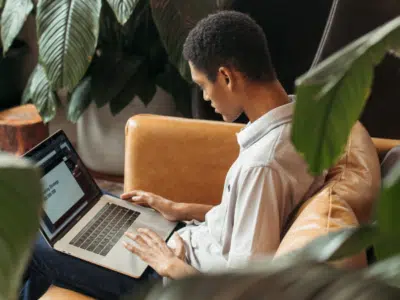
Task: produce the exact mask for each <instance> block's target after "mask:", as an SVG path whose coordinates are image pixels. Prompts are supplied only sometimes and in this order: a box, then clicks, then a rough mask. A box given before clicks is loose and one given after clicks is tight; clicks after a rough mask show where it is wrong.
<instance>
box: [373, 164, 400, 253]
mask: <svg viewBox="0 0 400 300" xmlns="http://www.w3.org/2000/svg"><path fill="white" fill-rule="evenodd" d="M382 186H383V189H382V192H381V195H380V197H379V200H378V207H377V217H378V224H379V228H380V230H381V231H382V234H383V235H384V237H385V239H384V240H382V241H380V242H378V243H377V244H376V245H375V251H376V256H377V257H378V258H379V259H380V260H382V259H385V258H388V257H391V256H393V255H397V254H399V253H400V217H399V212H400V201H399V200H400V162H398V163H397V165H396V166H395V167H394V168H393V171H392V172H391V173H390V174H389V175H388V176H387V177H385V179H384V180H383V184H382Z"/></svg>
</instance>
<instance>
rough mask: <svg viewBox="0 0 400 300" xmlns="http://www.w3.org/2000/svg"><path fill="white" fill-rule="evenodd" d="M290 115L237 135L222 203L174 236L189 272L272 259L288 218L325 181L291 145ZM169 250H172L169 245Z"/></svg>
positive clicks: (268, 118)
mask: <svg viewBox="0 0 400 300" xmlns="http://www.w3.org/2000/svg"><path fill="white" fill-rule="evenodd" d="M291 98H292V100H294V99H293V97H291ZM293 109H294V102H293V101H292V102H291V103H288V104H286V105H283V106H280V107H277V108H275V109H273V110H271V111H269V112H268V113H267V114H265V115H264V116H262V117H261V118H259V119H257V120H256V121H255V122H253V123H249V124H248V125H247V126H246V127H245V128H244V129H243V130H242V131H240V132H239V133H238V134H237V139H238V142H239V145H240V154H239V157H238V158H237V160H236V161H235V163H234V164H233V165H232V167H231V168H230V170H229V172H228V174H227V176H226V180H225V187H224V191H223V195H222V201H221V203H220V204H219V205H218V206H215V207H214V208H213V209H211V210H210V211H209V212H208V213H207V215H206V221H205V222H203V223H200V224H197V225H195V224H191V225H188V226H187V227H185V228H183V229H181V230H180V231H179V234H180V235H181V237H182V238H183V239H184V241H185V243H186V261H187V262H188V263H189V264H190V265H192V266H193V267H194V268H196V269H198V270H199V271H201V272H213V271H219V270H221V269H225V268H230V267H238V266H239V265H241V264H244V263H245V262H247V261H248V260H249V259H251V258H252V257H255V256H259V255H266V254H273V253H274V252H275V251H276V250H277V248H278V246H279V243H280V241H281V239H280V236H281V231H282V229H283V227H284V225H285V223H286V221H287V219H288V216H289V214H290V213H291V212H292V210H293V209H294V208H295V207H296V205H298V203H299V202H301V201H302V200H303V199H305V198H307V197H309V196H310V195H311V194H313V193H314V192H315V191H316V190H317V189H319V188H320V187H321V186H322V184H323V182H324V176H319V177H317V178H316V177H313V176H311V175H310V174H309V173H308V171H307V169H308V167H307V164H306V162H305V161H304V160H303V158H302V157H301V156H300V155H299V154H298V153H297V152H296V150H295V149H294V146H293V145H292V143H291V123H292V115H293ZM169 244H170V246H172V247H173V246H174V242H173V239H171V240H170V243H169Z"/></svg>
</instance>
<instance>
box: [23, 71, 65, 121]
mask: <svg viewBox="0 0 400 300" xmlns="http://www.w3.org/2000/svg"><path fill="white" fill-rule="evenodd" d="M30 100H32V103H33V104H35V106H36V108H37V109H38V111H39V113H40V115H41V117H42V119H43V122H45V123H47V122H49V121H51V120H52V119H53V118H54V117H55V115H56V113H57V102H58V99H57V96H56V95H55V93H54V92H53V91H52V90H51V86H50V82H49V80H48V79H47V76H46V73H45V72H44V69H43V67H42V66H41V65H39V64H38V65H37V66H36V68H35V69H34V70H33V72H32V74H31V76H30V78H29V80H28V84H27V86H26V87H25V91H24V94H23V97H22V103H27V102H29V101H30Z"/></svg>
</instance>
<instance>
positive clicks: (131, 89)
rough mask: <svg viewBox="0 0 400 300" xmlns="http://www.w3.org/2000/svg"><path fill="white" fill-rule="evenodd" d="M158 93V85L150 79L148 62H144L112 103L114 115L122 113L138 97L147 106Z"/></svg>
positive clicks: (111, 109)
mask: <svg viewBox="0 0 400 300" xmlns="http://www.w3.org/2000/svg"><path fill="white" fill-rule="evenodd" d="M155 93H156V85H155V83H154V81H153V80H152V79H151V78H150V77H149V68H148V65H147V64H146V61H142V63H141V64H140V66H139V67H138V70H137V72H136V73H135V74H134V75H133V76H132V77H131V78H130V79H129V80H128V81H127V83H126V84H125V86H124V88H123V89H122V90H121V92H120V93H119V94H118V95H117V96H116V97H115V98H114V99H112V101H111V102H110V111H111V113H112V114H113V115H116V114H118V113H120V112H121V111H122V110H123V109H124V108H125V107H126V106H127V105H128V104H129V103H130V102H131V101H132V100H133V97H134V96H135V95H137V96H138V97H139V98H140V100H142V101H143V103H144V104H145V105H148V104H149V103H150V101H151V100H152V99H153V97H154V95H155Z"/></svg>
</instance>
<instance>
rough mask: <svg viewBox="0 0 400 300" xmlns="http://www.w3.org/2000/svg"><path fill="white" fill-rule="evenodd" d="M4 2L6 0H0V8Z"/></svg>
mask: <svg viewBox="0 0 400 300" xmlns="http://www.w3.org/2000/svg"><path fill="white" fill-rule="evenodd" d="M5 2H6V0H0V9H1V8H3V7H4V3H5Z"/></svg>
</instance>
